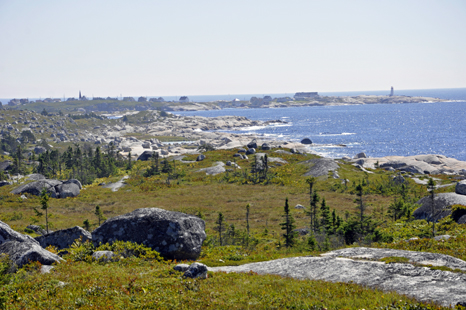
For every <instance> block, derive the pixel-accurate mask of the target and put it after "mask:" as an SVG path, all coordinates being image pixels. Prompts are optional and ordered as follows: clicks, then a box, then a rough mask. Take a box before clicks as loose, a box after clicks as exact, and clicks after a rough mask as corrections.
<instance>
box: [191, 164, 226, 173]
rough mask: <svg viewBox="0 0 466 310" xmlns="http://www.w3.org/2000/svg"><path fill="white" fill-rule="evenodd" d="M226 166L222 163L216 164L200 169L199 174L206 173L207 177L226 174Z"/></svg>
mask: <svg viewBox="0 0 466 310" xmlns="http://www.w3.org/2000/svg"><path fill="white" fill-rule="evenodd" d="M224 166H225V164H224V163H223V162H221V161H219V162H216V163H215V164H214V165H213V166H212V167H208V168H202V169H199V170H198V172H202V171H205V174H206V175H217V174H220V173H223V172H225V171H226V170H225V167H224Z"/></svg>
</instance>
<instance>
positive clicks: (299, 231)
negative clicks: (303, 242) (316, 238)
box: [293, 228, 309, 236]
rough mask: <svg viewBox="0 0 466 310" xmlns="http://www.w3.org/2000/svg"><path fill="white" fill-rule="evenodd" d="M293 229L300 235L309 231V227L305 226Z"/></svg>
mask: <svg viewBox="0 0 466 310" xmlns="http://www.w3.org/2000/svg"><path fill="white" fill-rule="evenodd" d="M293 231H294V232H296V233H298V235H300V236H305V235H307V234H308V233H309V229H307V228H298V229H294V230H293Z"/></svg>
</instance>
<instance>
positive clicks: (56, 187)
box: [11, 179, 82, 198]
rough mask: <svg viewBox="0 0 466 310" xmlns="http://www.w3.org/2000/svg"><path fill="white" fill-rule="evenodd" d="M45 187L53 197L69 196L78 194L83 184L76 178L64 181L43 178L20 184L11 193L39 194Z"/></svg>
mask: <svg viewBox="0 0 466 310" xmlns="http://www.w3.org/2000/svg"><path fill="white" fill-rule="evenodd" d="M44 188H45V189H46V190H47V193H48V195H49V196H50V197H52V198H67V197H76V196H78V195H79V193H80V191H81V188H82V186H81V183H80V182H79V181H78V180H74V179H71V180H67V181H64V182H62V181H59V180H49V179H43V180H38V181H34V182H31V183H26V184H23V185H20V186H19V187H17V188H15V189H14V190H12V191H11V193H12V194H15V195H18V194H25V193H28V194H31V195H35V196H39V195H40V193H41V192H42V189H44Z"/></svg>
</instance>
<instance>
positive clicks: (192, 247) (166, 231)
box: [92, 208, 206, 260]
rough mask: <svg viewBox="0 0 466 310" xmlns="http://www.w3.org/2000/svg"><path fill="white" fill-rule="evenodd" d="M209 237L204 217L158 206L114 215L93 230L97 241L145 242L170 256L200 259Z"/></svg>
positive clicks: (164, 254)
mask: <svg viewBox="0 0 466 310" xmlns="http://www.w3.org/2000/svg"><path fill="white" fill-rule="evenodd" d="M205 238H206V234H205V223H204V221H203V220H202V219H200V218H198V217H196V216H192V215H188V214H184V213H180V212H173V211H167V210H162V209H159V208H144V209H137V210H135V211H133V212H131V213H127V214H124V215H120V216H116V217H113V218H111V219H109V220H107V221H106V222H105V223H104V224H102V225H101V226H100V227H99V228H97V229H96V230H94V231H93V232H92V239H93V241H94V243H97V244H98V243H99V242H102V243H112V242H114V241H117V240H121V241H131V242H136V243H140V244H144V245H145V246H148V247H150V248H152V249H153V250H155V251H157V252H159V253H160V254H161V255H162V256H163V257H165V258H168V259H178V260H180V259H197V258H198V257H199V254H200V253H201V246H202V243H203V242H204V240H205Z"/></svg>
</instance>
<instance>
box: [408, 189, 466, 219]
mask: <svg viewBox="0 0 466 310" xmlns="http://www.w3.org/2000/svg"><path fill="white" fill-rule="evenodd" d="M416 203H417V204H419V205H421V206H420V207H419V208H417V209H416V210H414V212H413V216H414V218H415V219H417V220H424V219H425V220H429V221H431V220H435V221H438V220H440V219H442V218H444V217H447V216H449V215H451V209H450V208H449V207H450V206H452V205H457V204H459V205H465V206H466V196H465V195H459V194H456V193H440V194H436V195H435V198H434V206H435V209H434V210H432V200H431V198H430V196H427V197H424V198H421V199H420V200H419V201H418V202H416ZM432 211H433V212H432Z"/></svg>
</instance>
